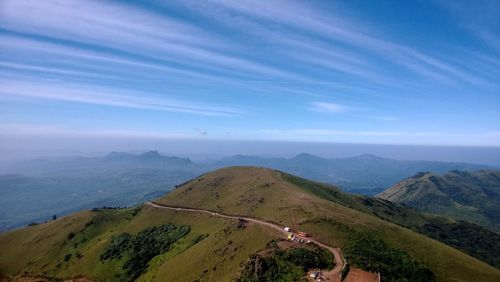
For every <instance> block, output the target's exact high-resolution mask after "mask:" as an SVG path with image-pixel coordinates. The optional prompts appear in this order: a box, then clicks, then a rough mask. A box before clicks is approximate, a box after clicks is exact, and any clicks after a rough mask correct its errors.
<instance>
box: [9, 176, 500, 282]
mask: <svg viewBox="0 0 500 282" xmlns="http://www.w3.org/2000/svg"><path fill="white" fill-rule="evenodd" d="M314 189H319V188H318V187H316V188H314ZM328 193H330V192H328ZM333 196H335V199H338V198H339V197H340V199H342V198H344V200H347V201H353V202H352V204H356V203H357V202H358V200H357V199H356V198H352V199H350V198H345V197H349V196H345V194H337V195H333ZM158 201H159V202H162V203H168V204H172V205H182V206H191V207H202V208H207V209H214V210H221V211H223V212H225V213H230V214H240V215H248V216H254V217H258V218H262V219H266V220H270V221H274V222H277V223H279V224H282V225H283V226H290V227H292V228H293V229H296V230H303V231H306V232H309V233H312V234H314V236H315V237H317V238H318V239H319V240H320V241H322V242H324V243H327V244H330V245H332V246H341V247H342V246H343V245H344V244H345V243H346V240H348V238H349V235H350V233H351V232H352V230H354V231H356V232H372V233H374V234H377V235H378V236H380V238H383V239H384V241H385V242H386V243H387V244H388V245H389V246H391V247H392V248H396V249H400V250H404V251H406V252H408V253H409V254H410V255H411V256H412V257H413V258H414V259H415V260H416V261H417V262H419V263H421V264H423V265H425V266H427V267H429V268H430V269H431V270H432V271H433V272H434V274H435V275H436V278H437V280H438V281H486V282H487V281H499V279H500V271H499V270H498V269H495V268H494V267H491V266H489V265H487V264H486V263H484V262H481V261H479V260H477V259H474V258H472V257H470V256H468V255H466V254H465V253H463V252H460V251H458V250H456V249H454V248H451V247H449V246H447V245H444V244H442V243H439V242H437V241H435V240H432V239H429V238H427V237H425V236H423V235H421V234H418V233H416V232H414V231H411V230H409V229H407V228H403V227H400V226H398V225H396V224H393V223H390V222H387V221H385V220H382V219H381V218H378V217H376V216H374V215H370V214H368V213H365V212H360V211H357V210H355V209H352V208H349V207H348V206H346V205H343V204H339V203H337V202H335V201H332V200H331V199H327V198H325V197H318V196H317V195H315V194H314V193H313V192H311V189H309V190H308V189H307V188H302V187H300V183H291V182H290V181H286V180H285V179H284V178H283V174H282V173H279V172H276V171H273V170H268V169H262V168H243V167H240V168H228V169H222V170H218V171H216V172H214V173H209V174H205V175H203V176H201V177H199V178H198V179H195V180H192V181H189V182H188V183H186V184H185V185H183V186H181V187H179V188H178V189H176V190H174V191H173V192H171V193H169V194H168V195H166V196H165V197H163V198H161V199H159V200H158ZM134 213H135V212H134V211H133V209H127V210H103V211H100V212H81V213H76V214H74V215H71V216H68V217H64V218H60V219H58V220H56V221H53V222H49V223H47V224H41V225H37V226H32V227H27V228H23V229H20V230H16V231H12V232H8V233H3V234H1V235H0V249H1V250H2V256H0V272H1V273H4V274H9V275H13V274H18V273H22V272H23V271H27V272H28V273H33V274H45V275H47V276H51V277H59V278H63V277H74V276H78V275H83V276H86V277H89V278H93V279H98V280H105V281H117V280H118V278H117V277H118V276H119V275H120V274H121V273H122V272H123V269H122V266H123V263H124V262H125V259H126V258H122V260H117V261H114V260H113V261H108V262H104V263H101V262H99V256H100V255H101V254H102V252H103V250H104V248H105V247H106V246H107V245H108V244H109V242H110V240H111V238H112V237H113V236H116V235H118V234H120V233H123V232H127V233H130V234H137V233H139V232H140V231H141V230H144V229H145V228H148V227H151V226H158V225H162V224H166V223H172V224H175V225H189V226H190V228H191V232H190V233H189V234H187V235H186V236H185V237H183V238H182V239H181V240H179V241H178V242H177V243H175V244H174V245H173V246H172V248H171V249H170V250H169V251H168V252H166V253H164V254H162V255H160V256H156V257H155V258H153V260H152V261H151V262H150V263H149V266H148V271H147V272H146V273H145V274H143V275H141V276H140V277H139V279H138V280H139V281H201V280H205V281H229V280H233V279H236V278H238V277H239V270H240V266H241V265H242V263H244V262H246V261H247V260H248V259H249V257H250V256H251V255H252V254H254V253H256V252H257V251H259V250H262V249H264V248H265V247H266V244H267V242H269V241H270V240H272V239H275V238H279V237H280V236H282V235H281V234H278V233H275V231H272V230H269V229H267V228H264V227H262V226H260V225H255V224H251V223H249V224H247V226H246V228H244V229H241V228H238V222H237V221H236V220H228V219H222V218H217V217H212V216H209V215H205V214H196V213H187V212H175V211H170V210H164V209H156V208H152V207H149V206H144V207H143V208H142V209H141V210H140V211H138V212H137V213H136V215H135V216H134V215H133V214H134ZM88 222H93V223H92V224H90V225H88V226H87V227H85V225H86V223H88ZM71 232H73V233H75V237H74V238H73V239H71V240H68V235H69V234H70V233H71ZM200 236H201V237H204V238H203V239H201V240H200V238H201V237H200ZM74 242H79V243H78V244H77V245H76V246H75V244H74ZM193 242H196V243H195V244H193ZM68 253H71V254H72V255H71V258H70V259H69V260H68V261H64V257H65V255H67V254H68ZM77 253H79V254H80V255H81V257H80V258H78V257H77ZM59 264H60V266H59V267H58V266H57V265H59Z"/></svg>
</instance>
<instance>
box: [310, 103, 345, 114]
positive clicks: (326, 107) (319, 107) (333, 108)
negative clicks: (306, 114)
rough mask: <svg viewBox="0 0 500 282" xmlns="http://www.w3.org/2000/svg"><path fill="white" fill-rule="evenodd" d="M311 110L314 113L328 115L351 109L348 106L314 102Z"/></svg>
mask: <svg viewBox="0 0 500 282" xmlns="http://www.w3.org/2000/svg"><path fill="white" fill-rule="evenodd" d="M310 109H311V110H313V111H317V112H326V113H343V112H346V111H349V110H350V108H349V107H347V106H344V105H340V104H335V103H327V102H312V103H311V106H310Z"/></svg>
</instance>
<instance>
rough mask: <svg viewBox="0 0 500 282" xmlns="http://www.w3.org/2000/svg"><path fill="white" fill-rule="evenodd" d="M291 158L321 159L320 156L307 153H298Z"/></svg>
mask: <svg viewBox="0 0 500 282" xmlns="http://www.w3.org/2000/svg"><path fill="white" fill-rule="evenodd" d="M292 159H301V160H311V159H321V157H318V156H315V155H312V154H309V153H300V154H298V155H296V156H295V157H293V158H292Z"/></svg>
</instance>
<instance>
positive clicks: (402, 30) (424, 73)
mask: <svg viewBox="0 0 500 282" xmlns="http://www.w3.org/2000/svg"><path fill="white" fill-rule="evenodd" d="M499 78H500V2H498V1H368V0H367V1H297V2H294V1H218V0H217V1H49V0H45V1H23V0H12V1H10V0H4V1H1V2H0V136H3V137H2V138H14V137H15V138H21V139H23V138H24V139H30V138H37V137H40V136H44V137H46V136H53V137H60V136H64V137H67V136H73V137H75V136H76V137H85V138H90V137H92V138H104V137H113V138H144V139H148V138H160V139H161V138H164V139H199V140H205V139H206V140H261V141H265V140H277V141H312V142H316V141H317V142H352V143H376V144H417V145H478V146H500V96H499V95H500V79H499Z"/></svg>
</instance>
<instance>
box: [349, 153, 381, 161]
mask: <svg viewBox="0 0 500 282" xmlns="http://www.w3.org/2000/svg"><path fill="white" fill-rule="evenodd" d="M352 159H356V160H382V159H383V158H381V157H379V156H375V155H372V154H362V155H359V156H355V157H352Z"/></svg>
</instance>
